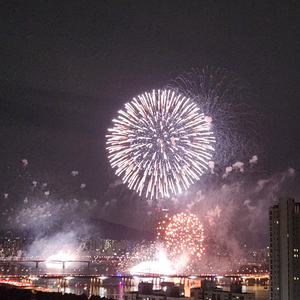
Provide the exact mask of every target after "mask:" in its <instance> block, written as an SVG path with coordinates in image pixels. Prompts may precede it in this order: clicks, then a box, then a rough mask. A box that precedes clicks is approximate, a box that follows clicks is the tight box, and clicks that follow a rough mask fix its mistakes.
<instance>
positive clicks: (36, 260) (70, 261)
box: [0, 259, 92, 269]
mask: <svg viewBox="0 0 300 300" xmlns="http://www.w3.org/2000/svg"><path fill="white" fill-rule="evenodd" d="M2 262H3V263H6V264H8V265H9V266H10V265H12V264H16V263H35V266H36V268H38V266H39V263H46V264H47V263H49V264H51V263H52V264H53V263H57V264H59V263H60V264H62V265H63V269H65V265H66V263H86V264H87V265H88V268H89V267H90V264H91V263H92V261H90V260H56V259H51V260H48V259H24V260H3V261H0V264H1V263H2Z"/></svg>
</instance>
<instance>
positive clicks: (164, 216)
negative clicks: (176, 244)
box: [156, 207, 170, 242]
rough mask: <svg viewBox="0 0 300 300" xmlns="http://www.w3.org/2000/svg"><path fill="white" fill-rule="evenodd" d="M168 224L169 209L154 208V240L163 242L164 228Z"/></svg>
mask: <svg viewBox="0 0 300 300" xmlns="http://www.w3.org/2000/svg"><path fill="white" fill-rule="evenodd" d="M169 224H170V217H169V209H168V208H160V207H159V208H156V242H164V240H165V232H166V228H167V227H168V225H169Z"/></svg>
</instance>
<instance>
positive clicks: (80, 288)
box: [0, 263, 269, 300]
mask: <svg viewBox="0 0 300 300" xmlns="http://www.w3.org/2000/svg"><path fill="white" fill-rule="evenodd" d="M99 270H100V269H99V267H98V266H96V265H93V266H90V267H89V268H87V266H86V265H76V266H74V265H73V266H71V267H70V268H65V269H62V268H58V269H57V268H56V269H50V268H47V267H46V266H45V264H43V263H39V266H38V267H37V268H36V267H35V265H34V266H33V265H32V264H31V265H27V266H25V265H24V264H23V265H17V266H8V265H5V264H4V265H3V264H1V265H0V274H2V275H9V274H11V275H44V274H49V273H50V274H82V275H98V274H101V273H100V272H99ZM202 279H204V278H202ZM142 280H143V281H148V282H153V284H154V286H153V287H154V289H160V281H159V280H161V281H173V282H174V283H183V284H184V290H185V296H186V297H189V296H190V288H191V287H193V286H194V287H200V285H201V279H198V278H197V279H187V278H185V279H183V278H168V277H164V278H163V279H157V278H153V277H148V278H145V277H144V278H143V279H142ZM140 281H141V279H139V278H135V279H134V284H133V285H126V283H124V282H122V278H121V277H107V278H106V279H102V280H101V282H99V280H98V284H97V285H93V284H92V281H91V278H78V277H74V278H72V279H69V280H68V281H67V286H65V287H64V286H60V285H59V282H58V280H57V279H47V278H39V279H38V280H35V282H34V284H35V286H41V287H43V288H49V289H51V290H52V291H54V292H57V291H58V292H64V293H73V294H76V295H81V294H86V295H87V296H91V295H99V296H100V297H106V298H108V299H109V298H112V299H117V300H122V299H123V294H124V292H129V291H137V289H138V284H139V282H140ZM221 287H222V288H223V290H224V291H228V290H229V289H230V279H229V281H227V282H223V284H222V285H221ZM243 292H248V293H253V292H254V293H255V299H256V300H268V299H269V286H260V285H253V286H245V285H243Z"/></svg>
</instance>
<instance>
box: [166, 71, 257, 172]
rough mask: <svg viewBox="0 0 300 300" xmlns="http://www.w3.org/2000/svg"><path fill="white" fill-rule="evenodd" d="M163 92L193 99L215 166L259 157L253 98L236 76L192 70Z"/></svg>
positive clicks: (220, 72) (222, 72)
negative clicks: (207, 130)
mask: <svg viewBox="0 0 300 300" xmlns="http://www.w3.org/2000/svg"><path fill="white" fill-rule="evenodd" d="M165 88H167V89H171V90H174V91H176V92H179V93H181V94H183V95H185V96H186V97H189V98H191V99H193V100H194V101H195V102H196V103H197V104H198V105H199V107H200V108H201V110H202V113H204V115H205V116H207V118H210V121H211V122H212V127H211V128H212V131H213V132H214V134H215V138H216V146H215V150H216V152H215V155H214V161H215V163H216V164H217V165H219V166H220V165H221V166H222V167H224V166H228V165H230V164H231V163H233V162H234V161H235V160H237V159H240V160H244V159H246V158H248V157H251V156H252V155H253V154H254V153H255V154H257V153H259V150H260V148H261V146H262V140H261V137H260V136H259V134H258V128H257V126H258V124H259V123H260V121H259V118H260V117H259V113H258V112H255V107H254V106H255V105H254V103H253V100H254V99H253V95H251V93H250V90H249V88H248V87H247V85H246V84H245V82H243V80H242V79H241V78H240V77H239V76H238V75H237V74H235V73H233V72H230V71H228V70H226V69H214V68H209V67H206V68H205V69H203V70H201V71H200V70H198V69H193V70H191V72H185V73H183V74H181V75H179V76H178V77H177V78H176V79H175V80H171V81H170V83H169V84H168V85H166V86H165ZM223 169H224V168H223Z"/></svg>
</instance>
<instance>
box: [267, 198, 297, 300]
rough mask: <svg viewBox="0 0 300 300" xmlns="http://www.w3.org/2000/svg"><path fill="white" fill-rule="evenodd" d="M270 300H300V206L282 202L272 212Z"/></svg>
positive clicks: (270, 210) (283, 200)
mask: <svg viewBox="0 0 300 300" xmlns="http://www.w3.org/2000/svg"><path fill="white" fill-rule="evenodd" d="M269 225H270V300H299V299H300V252H299V250H300V203H295V201H294V199H293V198H288V197H284V198H280V199H279V204H278V205H274V206H273V207H270V209H269Z"/></svg>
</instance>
